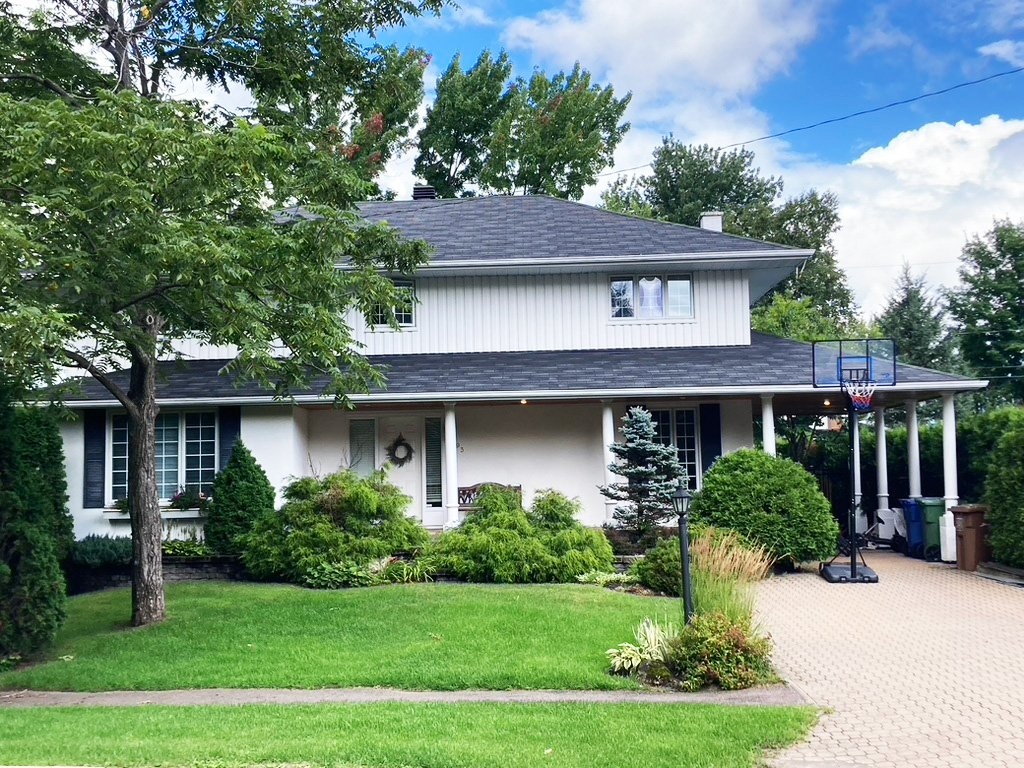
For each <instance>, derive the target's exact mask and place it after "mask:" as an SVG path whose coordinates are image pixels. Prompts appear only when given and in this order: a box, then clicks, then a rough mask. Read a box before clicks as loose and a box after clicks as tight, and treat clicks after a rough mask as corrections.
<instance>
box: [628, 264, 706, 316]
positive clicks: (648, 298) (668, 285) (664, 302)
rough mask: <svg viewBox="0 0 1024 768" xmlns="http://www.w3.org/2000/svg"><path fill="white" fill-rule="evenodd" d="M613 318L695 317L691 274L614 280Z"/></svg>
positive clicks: (631, 277)
mask: <svg viewBox="0 0 1024 768" xmlns="http://www.w3.org/2000/svg"><path fill="white" fill-rule="evenodd" d="M611 310H612V317H613V318H618V319H627V318H639V319H653V318H664V317H667V318H675V317H678V318H688V317H693V285H692V282H691V280H690V277H689V275H633V276H629V277H613V278H612V280H611Z"/></svg>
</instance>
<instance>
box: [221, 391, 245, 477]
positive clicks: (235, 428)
mask: <svg viewBox="0 0 1024 768" xmlns="http://www.w3.org/2000/svg"><path fill="white" fill-rule="evenodd" d="M217 420H218V421H219V425H218V426H219V432H220V434H219V438H220V446H219V448H218V452H219V453H220V456H219V457H218V460H219V461H220V465H219V466H218V469H224V467H226V466H227V465H228V462H229V461H231V452H232V451H233V450H234V449H235V441H236V440H238V438H239V437H240V436H241V434H242V408H241V406H238V405H222V406H221V407H220V408H218V409H217Z"/></svg>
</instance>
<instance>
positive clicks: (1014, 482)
mask: <svg viewBox="0 0 1024 768" xmlns="http://www.w3.org/2000/svg"><path fill="white" fill-rule="evenodd" d="M985 501H986V502H987V503H988V505H989V508H990V509H989V513H988V524H989V526H990V529H989V543H990V544H991V545H992V556H993V557H994V558H995V559H996V560H997V561H998V562H1000V563H1003V564H1005V565H1010V566H1013V567H1015V568H1024V425H1021V426H1016V427H1013V428H1011V429H1010V430H1008V431H1007V432H1006V433H1005V434H1004V435H1003V436H1002V439H1000V441H999V444H998V445H997V446H996V449H995V451H993V452H992V460H991V462H990V463H989V467H988V478H987V480H986V482H985Z"/></svg>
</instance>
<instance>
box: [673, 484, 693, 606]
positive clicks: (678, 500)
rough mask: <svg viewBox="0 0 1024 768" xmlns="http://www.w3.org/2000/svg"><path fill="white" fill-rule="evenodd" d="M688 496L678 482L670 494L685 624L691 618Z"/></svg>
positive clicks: (685, 488) (689, 497)
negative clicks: (676, 523)
mask: <svg viewBox="0 0 1024 768" xmlns="http://www.w3.org/2000/svg"><path fill="white" fill-rule="evenodd" d="M692 498H693V497H692V496H691V495H690V491H689V489H688V488H687V487H686V486H685V485H684V484H683V481H682V480H680V481H679V485H678V486H676V490H675V492H673V494H672V509H673V510H674V511H675V513H676V514H677V515H679V563H680V565H681V567H682V571H683V619H684V620H685V621H686V623H687V624H689V623H690V620H691V619H692V618H693V583H692V582H691V581H690V531H689V527H688V526H689V522H690V499H692Z"/></svg>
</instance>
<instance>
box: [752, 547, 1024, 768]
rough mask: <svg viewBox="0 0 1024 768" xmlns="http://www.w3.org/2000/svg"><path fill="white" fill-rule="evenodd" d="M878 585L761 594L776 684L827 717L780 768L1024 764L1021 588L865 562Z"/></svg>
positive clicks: (892, 562) (945, 569) (781, 580)
mask: <svg viewBox="0 0 1024 768" xmlns="http://www.w3.org/2000/svg"><path fill="white" fill-rule="evenodd" d="M866 558H867V562H868V564H869V565H870V566H871V567H872V568H874V569H875V570H876V571H877V572H878V575H879V578H880V583H878V584H829V583H827V582H826V581H824V580H823V579H821V578H819V577H818V575H817V574H816V573H800V574H793V575H786V576H780V577H775V578H772V579H769V580H768V581H766V582H765V583H764V584H763V585H761V587H760V588H759V593H758V615H759V618H760V621H761V623H762V626H763V627H764V628H765V629H766V630H767V631H768V632H769V633H770V634H771V636H772V639H773V640H774V642H775V663H776V667H777V669H778V670H779V673H780V675H781V676H782V677H783V678H784V679H785V680H788V681H789V683H790V684H791V685H793V686H794V687H796V688H797V689H799V690H800V691H802V692H803V693H804V694H805V695H806V696H807V697H808V699H809V700H810V701H812V702H813V703H815V704H817V705H819V706H822V707H829V708H832V709H834V712H833V713H831V714H826V715H824V716H823V717H822V719H821V721H820V722H819V724H818V726H817V728H815V729H814V731H813V732H812V734H811V736H810V739H809V740H808V741H807V742H806V743H804V744H801V745H798V746H796V747H795V748H793V749H790V750H788V751H787V752H785V753H784V754H782V755H780V756H779V759H778V760H777V762H776V765H778V766H780V767H782V766H785V768H811V767H812V766H814V767H815V768H826V767H827V768H839V767H840V766H843V767H846V766H866V765H870V766H877V768H946V767H948V768H954V767H956V768H962V767H963V766H978V767H979V768H1000V767H1002V766H1006V767H1007V768H1009V766H1021V765H1024V589H1021V588H1018V587H1012V586H1007V585H1004V584H1000V583H998V582H994V581H990V580H987V579H984V578H982V577H980V576H978V575H975V574H971V573H963V572H960V571H958V570H956V569H955V567H953V566H950V565H944V564H940V563H925V562H923V561H921V560H914V559H911V558H907V557H904V556H903V555H897V554H893V553H889V552H868V553H866Z"/></svg>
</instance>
